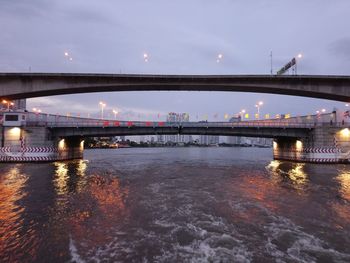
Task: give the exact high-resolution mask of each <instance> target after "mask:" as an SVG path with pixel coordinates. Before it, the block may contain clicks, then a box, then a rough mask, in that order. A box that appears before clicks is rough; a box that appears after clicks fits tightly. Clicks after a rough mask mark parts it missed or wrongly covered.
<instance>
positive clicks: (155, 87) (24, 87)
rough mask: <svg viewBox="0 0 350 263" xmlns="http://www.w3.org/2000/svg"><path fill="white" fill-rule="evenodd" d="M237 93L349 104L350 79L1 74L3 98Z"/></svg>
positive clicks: (0, 85)
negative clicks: (141, 93)
mask: <svg viewBox="0 0 350 263" xmlns="http://www.w3.org/2000/svg"><path fill="white" fill-rule="evenodd" d="M170 90H172V91H238V92H258V93H272V94H284V95H294V96H304V97H312V98H321V99H329V100H337V101H347V102H350V77H349V76H299V75H297V76H295V75H294V76H277V75H131V74H75V73H74V74H73V73H72V74H68V73H52V74H50V73H0V98H4V99H24V98H33V97H41V96H52V95H63V94H74V93H89V92H111V91H170Z"/></svg>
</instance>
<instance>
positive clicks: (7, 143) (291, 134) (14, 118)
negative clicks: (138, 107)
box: [0, 112, 350, 163]
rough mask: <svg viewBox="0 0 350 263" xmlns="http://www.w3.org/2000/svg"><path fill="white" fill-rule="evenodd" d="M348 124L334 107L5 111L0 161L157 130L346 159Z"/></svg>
mask: <svg viewBox="0 0 350 263" xmlns="http://www.w3.org/2000/svg"><path fill="white" fill-rule="evenodd" d="M337 116H338V117H337ZM349 128H350V125H349V123H348V122H345V120H344V116H342V115H340V116H339V114H337V112H332V113H329V114H322V115H317V116H304V117H294V118H289V119H275V120H257V121H240V122H162V121H118V120H99V119H85V118H77V117H69V116H58V115H50V114H35V113H29V112H7V113H4V118H3V122H2V125H0V141H1V147H0V162H36V161H55V160H67V159H75V158H82V156H83V150H84V138H85V137H95V136H96V137H106V136H124V135H125V136H131V135H158V134H159V135H160V134H189V135H190V134H192V135H223V136H247V137H265V138H273V139H274V143H273V156H274V158H276V159H284V160H292V161H301V162H316V163H324V162H326V163H337V162H350V130H349Z"/></svg>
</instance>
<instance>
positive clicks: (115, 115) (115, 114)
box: [113, 110, 118, 119]
mask: <svg viewBox="0 0 350 263" xmlns="http://www.w3.org/2000/svg"><path fill="white" fill-rule="evenodd" d="M113 113H114V119H117V114H118V111H117V110H113Z"/></svg>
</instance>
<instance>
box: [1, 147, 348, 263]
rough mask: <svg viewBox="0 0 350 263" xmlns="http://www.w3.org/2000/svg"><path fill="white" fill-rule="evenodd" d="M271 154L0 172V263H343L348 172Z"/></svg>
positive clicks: (118, 158) (18, 167) (109, 153)
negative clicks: (276, 157) (278, 158)
mask: <svg viewBox="0 0 350 263" xmlns="http://www.w3.org/2000/svg"><path fill="white" fill-rule="evenodd" d="M271 158H272V156H271V149H252V148H250V149H248V148H154V149H117V150H88V151H86V152H85V160H77V161H70V162H57V163H47V164H6V165H5V164H1V165H0V261H1V262H100V261H102V262H208V261H209V262H349V261H350V165H349V166H346V165H315V164H297V163H290V162H279V161H271Z"/></svg>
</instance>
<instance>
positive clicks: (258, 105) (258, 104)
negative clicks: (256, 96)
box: [255, 101, 264, 119]
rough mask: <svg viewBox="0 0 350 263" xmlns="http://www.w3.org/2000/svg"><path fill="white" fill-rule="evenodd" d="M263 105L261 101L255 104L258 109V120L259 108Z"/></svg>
mask: <svg viewBox="0 0 350 263" xmlns="http://www.w3.org/2000/svg"><path fill="white" fill-rule="evenodd" d="M263 104H264V103H263V102H262V101H259V102H258V103H257V104H255V107H256V108H257V109H258V118H259V119H260V107H261V106H262V105H263Z"/></svg>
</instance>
